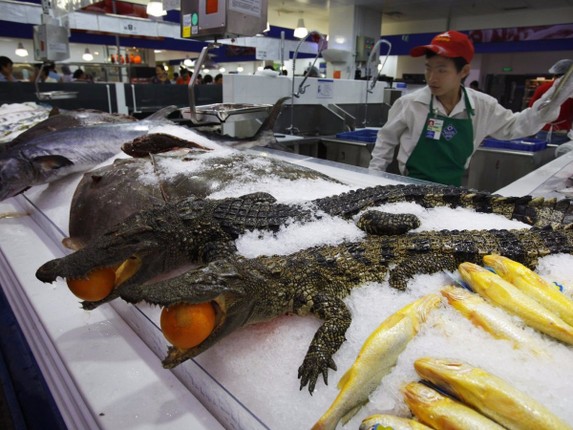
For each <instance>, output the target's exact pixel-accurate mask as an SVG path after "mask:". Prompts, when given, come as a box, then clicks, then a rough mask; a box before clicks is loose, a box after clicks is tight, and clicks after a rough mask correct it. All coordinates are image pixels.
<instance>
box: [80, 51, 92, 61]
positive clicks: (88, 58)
mask: <svg viewBox="0 0 573 430" xmlns="http://www.w3.org/2000/svg"><path fill="white" fill-rule="evenodd" d="M82 58H83V60H84V61H92V60H93V59H94V56H93V55H92V53H91V52H90V48H86V50H85V51H84V54H83V55H82Z"/></svg>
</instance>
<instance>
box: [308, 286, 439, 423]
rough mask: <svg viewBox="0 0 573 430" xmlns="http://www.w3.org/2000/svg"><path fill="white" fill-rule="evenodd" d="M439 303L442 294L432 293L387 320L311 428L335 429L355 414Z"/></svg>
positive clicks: (364, 349) (365, 343)
mask: <svg viewBox="0 0 573 430" xmlns="http://www.w3.org/2000/svg"><path fill="white" fill-rule="evenodd" d="M439 304H440V298H439V296H437V295H436V294H429V295H427V296H424V297H422V298H420V299H418V300H416V301H415V302H413V303H410V304H409V305H407V306H405V307H404V308H402V309H400V310H399V311H398V312H396V313H394V314H392V315H391V316H390V317H388V318H387V319H386V320H384V322H383V323H382V324H380V325H379V326H378V328H377V329H376V330H375V331H374V332H373V333H372V334H371V335H370V336H368V339H366V342H364V345H363V346H362V348H361V349H360V352H359V353H358V357H356V360H355V361H354V363H353V364H352V367H350V369H348V371H347V372H346V373H345V374H344V376H342V378H341V379H340V382H339V383H338V388H339V389H340V392H339V393H338V396H337V397H336V399H334V402H333V403H332V405H331V406H330V408H328V410H327V411H326V412H325V413H324V415H323V416H322V417H320V419H319V420H318V421H317V422H316V424H315V425H314V426H313V427H312V430H334V428H336V425H337V424H338V422H339V421H340V420H343V421H344V422H346V421H348V420H349V419H350V418H352V416H353V415H354V414H356V412H358V410H359V409H360V408H361V407H362V406H363V405H364V404H365V403H367V402H368V396H369V395H370V393H372V391H374V389H375V388H376V387H377V386H378V385H379V384H380V381H381V380H382V378H383V377H384V375H386V374H387V373H389V372H390V370H391V369H392V368H393V367H394V366H395V365H396V361H397V360H398V356H399V355H400V354H401V353H402V351H404V349H406V346H408V343H409V342H410V341H411V340H412V339H413V338H414V336H416V334H417V333H418V331H419V330H420V325H421V323H423V322H424V321H425V320H426V319H427V317H428V314H429V313H430V312H431V311H432V310H433V309H434V308H436V307H437V306H438V305H439Z"/></svg>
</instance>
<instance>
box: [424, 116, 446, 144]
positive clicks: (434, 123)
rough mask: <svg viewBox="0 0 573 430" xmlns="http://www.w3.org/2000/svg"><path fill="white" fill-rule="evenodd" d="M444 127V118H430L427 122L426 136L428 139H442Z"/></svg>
mask: <svg viewBox="0 0 573 430" xmlns="http://www.w3.org/2000/svg"><path fill="white" fill-rule="evenodd" d="M443 127H444V120H443V119H438V118H430V119H428V123H427V124H426V137H427V138H428V139H433V140H440V135H441V134H442V128H443Z"/></svg>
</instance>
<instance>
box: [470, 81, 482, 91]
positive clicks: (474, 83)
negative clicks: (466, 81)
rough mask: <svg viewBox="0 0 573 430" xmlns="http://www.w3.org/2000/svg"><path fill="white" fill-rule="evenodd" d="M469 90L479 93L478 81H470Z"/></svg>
mask: <svg viewBox="0 0 573 430" xmlns="http://www.w3.org/2000/svg"><path fill="white" fill-rule="evenodd" d="M470 88H471V89H472V90H474V91H481V90H480V88H479V82H478V81H471V82H470Z"/></svg>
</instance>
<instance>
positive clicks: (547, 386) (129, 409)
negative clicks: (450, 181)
mask: <svg viewBox="0 0 573 430" xmlns="http://www.w3.org/2000/svg"><path fill="white" fill-rule="evenodd" d="M254 152H256V153H258V154H259V155H260V156H262V157H275V158H280V159H285V160H288V161H290V162H292V163H295V164H298V165H304V166H306V167H310V168H313V169H315V170H318V171H321V172H323V173H326V174H327V175H329V176H331V177H333V178H335V179H338V180H340V181H342V182H343V183H344V184H345V185H342V186H340V185H337V186H336V187H335V186H333V187H332V188H329V186H325V187H323V188H320V187H318V188H314V191H309V188H308V184H307V185H306V187H305V186H302V185H300V184H299V185H297V186H301V187H302V188H301V190H300V191H297V190H296V189H294V190H293V189H290V190H288V192H286V191H284V190H283V191H284V193H283V194H282V196H281V183H279V182H277V183H273V182H271V183H267V184H265V185H264V187H263V190H264V191H268V190H269V187H271V188H270V189H274V190H276V192H277V194H278V195H277V196H276V197H277V198H278V199H279V201H292V200H293V199H294V198H293V197H292V196H293V194H294V195H296V194H298V196H299V197H298V198H299V199H301V200H304V199H306V198H307V195H312V197H319V196H321V195H328V194H329V191H330V190H331V191H333V192H341V191H345V190H347V189H351V188H358V187H364V186H370V185H376V184H394V183H397V182H400V181H404V180H405V178H403V177H397V176H394V175H387V174H384V173H379V174H371V173H369V172H368V171H367V170H366V169H363V168H358V167H352V166H348V165H342V164H338V163H333V162H329V161H325V160H317V159H314V158H309V157H302V156H297V155H291V154H285V153H280V152H274V151H268V150H259V151H254ZM80 177H81V175H74V176H72V177H69V178H66V179H63V180H60V181H58V182H55V183H52V184H50V185H45V186H40V187H34V188H32V189H31V190H29V191H28V192H26V193H25V194H24V195H21V196H18V197H16V198H12V199H9V200H6V201H4V202H1V203H0V213H2V214H7V213H9V214H13V217H7V218H4V219H1V220H0V223H1V228H2V235H1V236H0V265H1V266H2V272H1V275H0V283H1V285H2V288H3V289H4V291H5V293H6V295H7V297H8V299H9V302H10V304H11V306H12V308H13V309H14V311H15V313H16V316H17V318H18V321H19V323H20V325H21V326H22V328H23V330H24V332H25V335H26V338H27V340H28V342H29V343H30V346H31V348H32V350H33V352H34V355H35V357H36V359H37V360H38V362H39V365H40V367H41V369H42V372H43V374H44V375H45V376H46V379H47V382H48V385H49V387H50V389H51V391H52V393H53V395H54V398H55V400H56V402H57V404H58V407H59V408H60V411H61V412H62V415H63V417H64V420H65V421H66V423H67V425H68V426H69V428H103V429H120V428H121V429H130V428H137V429H141V428H153V429H158V428H169V429H177V428H182V429H183V428H185V429H190V428H192V429H216V428H228V429H231V428H232V429H248V430H255V429H273V430H275V429H276V430H280V429H285V430H287V429H289V430H290V429H294V428H297V429H303V428H310V427H311V426H312V424H313V423H314V422H315V421H316V420H317V419H318V418H319V417H320V416H321V415H322V413H324V411H325V410H326V409H327V408H328V406H329V405H330V403H331V402H332V401H333V400H334V398H335V396H336V393H337V389H336V384H337V382H338V380H339V379H340V377H341V376H342V375H343V374H344V372H345V370H346V369H347V368H348V367H349V366H350V365H351V363H352V362H353V360H354V358H355V357H356V354H357V352H358V350H359V349H360V347H361V345H362V343H363V342H364V340H365V339H366V337H367V336H368V334H369V333H370V332H371V331H372V330H374V329H375V328H376V327H377V325H378V324H380V323H381V322H382V321H383V320H384V319H385V318H386V317H387V316H389V315H390V314H392V313H393V312H395V311H397V310H398V309H400V308H401V307H403V306H404V305H405V304H407V303H409V302H411V301H413V300H414V299H415V298H418V297H420V296H421V295H424V294H427V293H429V292H435V291H438V290H439V289H440V288H441V287H442V286H443V285H446V284H448V283H450V282H451V280H450V279H449V278H448V277H447V276H446V275H445V274H436V275H422V276H418V277H416V278H415V279H414V280H412V282H411V284H410V289H409V291H407V292H405V293H401V292H396V291H392V290H391V289H390V288H389V287H388V284H387V282H386V283H382V284H376V285H365V286H361V287H360V288H356V289H355V291H354V292H353V293H352V294H351V296H350V297H349V298H348V300H347V301H346V303H347V305H348V306H349V308H350V309H351V312H352V315H353V323H352V325H351V327H350V329H349V331H348V333H347V338H348V340H347V342H345V343H344V344H343V346H342V348H341V349H340V351H339V352H338V353H337V354H336V355H335V356H334V359H335V360H336V363H337V365H338V371H336V372H334V371H330V373H329V383H328V385H325V384H324V382H323V381H322V379H320V380H319V381H318V383H317V388H316V390H315V392H314V394H313V395H312V396H311V395H310V394H309V393H308V390H306V389H303V390H299V380H298V379H297V370H298V367H299V365H300V364H301V363H302V359H303V357H304V354H305V353H306V350H307V348H308V345H309V342H310V340H311V338H312V336H313V334H314V331H315V330H316V329H317V328H318V326H319V324H320V323H319V321H318V320H316V319H314V318H312V317H307V318H301V317H296V316H283V317H280V318H277V319H276V320H273V321H270V322H268V323H262V324H258V325H255V326H251V327H246V328H243V329H241V330H239V331H237V332H235V333H234V334H232V335H231V336H229V337H227V338H225V339H224V340H222V341H221V342H220V343H219V344H217V345H216V346H214V347H213V348H211V349H210V350H208V351H206V352H205V353H203V354H201V355H200V356H198V357H196V358H195V359H193V360H189V361H187V362H185V363H183V364H181V365H179V366H178V367H176V368H175V369H173V370H165V369H163V368H162V367H161V362H160V361H161V359H162V358H163V357H164V354H165V353H166V351H167V343H166V341H165V339H164V338H163V336H162V334H161V332H160V329H159V324H158V321H159V312H160V310H159V309H158V308H154V307H151V306H148V305H129V304H127V303H125V302H123V301H121V300H115V301H113V302H111V303H109V304H106V305H104V306H101V307H99V308H97V309H96V310H93V311H84V310H82V309H81V308H80V305H79V301H78V299H77V298H75V297H74V296H73V295H72V294H71V293H70V292H69V290H68V289H67V287H66V285H65V282H64V281H63V280H58V281H56V282H55V283H54V284H52V285H47V284H43V283H41V282H40V281H38V280H37V279H36V278H35V276H34V273H35V271H36V269H37V268H38V267H39V266H40V265H41V264H43V263H45V262H46V261H48V260H50V259H52V258H55V257H59V256H62V255H64V253H66V252H68V251H67V250H65V249H64V248H63V247H62V245H61V244H60V241H61V239H62V238H64V237H65V236H66V235H67V224H68V211H69V205H70V201H71V196H72V194H73V191H74V189H75V186H76V185H77V183H78V181H79V179H80ZM254 187H255V189H256V185H255V186H254ZM284 187H287V185H285V186H284ZM252 190H253V189H252V187H251V188H250V189H249V191H252ZM317 190H318V191H317ZM236 191H237V190H233V192H236ZM219 196H220V197H223V196H224V193H223V194H222V195H219ZM415 206H416V205H412V204H399V205H395V206H393V207H389V208H386V209H388V210H395V211H402V210H409V211H412V212H414V213H416V214H417V215H419V216H420V217H421V218H422V219H423V226H426V229H435V228H460V229H461V228H516V227H523V225H521V224H520V223H517V222H515V221H509V220H505V219H503V218H501V219H500V217H497V216H494V215H483V214H475V213H472V212H471V211H468V210H449V209H444V208H438V209H436V210H425V209H422V208H419V207H415ZM322 222H324V223H323V224H321V223H322ZM320 231H323V232H324V231H326V232H327V234H326V235H324V234H322V236H321V234H320V233H319V232H320ZM361 234H362V233H360V232H359V231H358V230H357V229H356V227H354V226H353V225H352V222H346V221H344V222H341V221H339V220H338V221H337V220H332V219H327V220H322V221H320V222H317V223H316V224H314V225H311V226H306V227H305V226H292V228H289V229H286V230H285V231H284V232H281V233H280V236H279V237H278V238H277V237H276V236H275V237H271V235H262V237H261V235H246V236H247V237H244V238H241V239H239V240H240V246H239V249H240V250H243V251H242V252H245V253H246V255H251V254H249V252H250V253H252V255H253V256H254V255H259V254H260V253H261V252H263V251H260V249H266V250H267V252H273V250H278V249H283V251H284V248H286V251H285V252H287V251H288V250H289V249H290V248H292V249H296V248H297V246H298V247H301V246H306V245H307V239H308V237H309V236H316V237H314V238H313V239H312V240H314V241H315V242H318V243H320V242H321V241H323V240H326V237H325V236H337V237H338V240H344V239H351V240H353V239H356V238H359V237H361V236H360V235H361ZM309 240H310V239H309ZM309 243H313V242H309ZM276 252H279V251H276ZM572 263H573V257H571V256H563V255H558V256H553V257H547V258H545V259H543V261H542V264H540V267H539V269H538V270H539V272H540V273H541V274H543V275H544V276H547V277H549V278H551V279H552V280H556V281H558V282H560V283H562V284H564V285H566V286H567V288H571V287H573V282H571V281H572V280H573V277H572V276H573V264H572ZM569 291H570V290H569ZM526 330H529V329H526ZM530 331H531V330H530ZM533 335H534V336H537V341H538V342H539V344H540V345H542V347H543V348H544V349H545V350H547V351H548V354H547V355H546V356H544V357H537V356H534V355H533V354H531V353H530V352H528V351H526V350H525V351H522V350H515V349H513V347H512V346H511V345H509V343H508V342H505V341H499V340H494V339H493V338H491V337H490V336H489V335H487V334H486V333H485V332H482V331H481V330H479V329H477V328H475V327H474V326H472V325H471V324H470V323H469V322H467V321H466V320H464V319H463V318H462V317H461V316H459V315H457V314H456V313H455V311H453V310H452V309H448V308H447V307H445V306H443V309H440V312H436V313H435V315H434V316H433V317H432V318H430V320H429V321H428V323H427V324H426V326H425V327H424V328H423V330H422V331H421V332H420V334H419V336H418V337H417V338H416V339H415V340H414V341H412V342H411V344H410V345H409V346H408V348H407V349H406V350H405V351H404V353H403V354H402V355H401V357H400V359H399V361H398V363H397V366H396V368H395V369H394V370H393V371H392V372H391V373H390V374H389V375H388V376H387V377H385V378H384V379H383V381H382V384H381V386H380V387H379V388H378V389H377V390H376V391H375V392H374V393H373V394H372V396H371V401H370V402H369V404H368V405H366V406H365V407H364V408H362V410H360V412H359V413H358V414H357V415H356V416H355V417H354V418H353V419H352V420H351V421H350V422H349V423H348V424H347V425H345V426H342V425H340V428H345V429H356V428H358V425H359V423H360V420H361V419H363V418H365V417H366V416H368V415H370V414H372V413H377V412H387V413H394V414H400V415H407V414H408V411H407V409H406V408H405V405H404V404H403V402H402V400H401V395H400V392H399V388H400V386H401V385H402V384H403V383H404V382H405V381H410V380H414V379H416V375H415V372H414V370H413V367H412V362H413V361H414V360H415V359H416V358H418V357H420V356H423V355H434V356H447V357H455V358H460V359H464V360H467V361H470V362H472V364H475V365H478V366H482V367H484V368H486V369H487V370H489V371H491V372H492V373H495V374H498V375H499V376H502V377H506V378H507V379H508V380H510V381H511V382H512V383H513V384H514V385H515V386H516V387H518V388H519V389H522V390H523V391H526V392H527V393H528V394H530V395H531V396H533V397H535V398H536V399H538V400H539V401H541V402H542V403H544V404H545V405H546V406H547V407H548V408H549V409H550V410H552V411H553V412H554V413H555V414H557V415H559V416H560V417H562V418H563V419H565V420H566V421H567V422H569V423H573V409H571V408H570V404H571V402H572V401H573V390H572V389H571V387H570V381H571V378H573V348H571V347H567V346H565V345H562V344H559V343H557V342H554V341H550V340H548V339H546V338H544V337H542V336H540V335H537V334H536V333H533Z"/></svg>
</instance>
